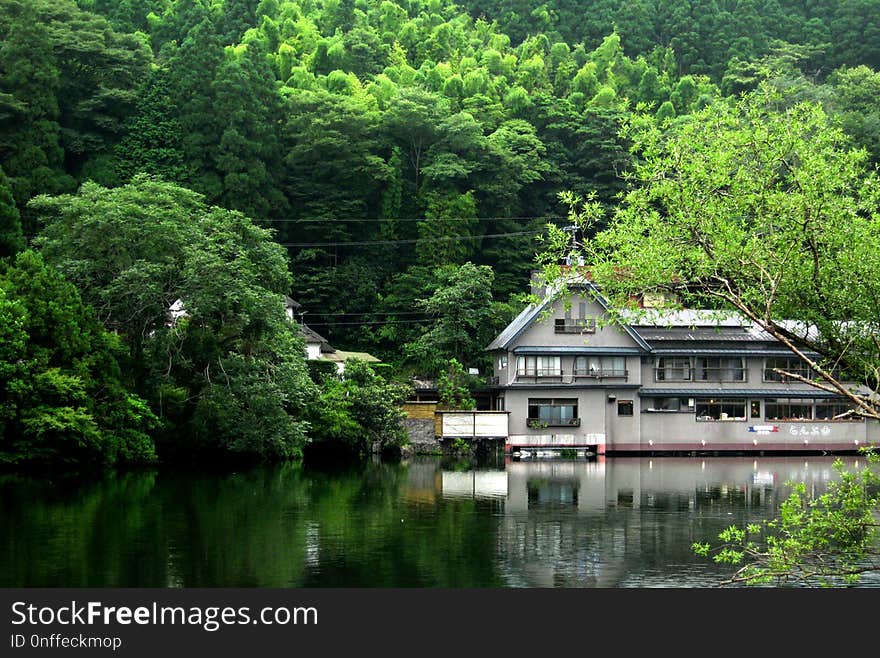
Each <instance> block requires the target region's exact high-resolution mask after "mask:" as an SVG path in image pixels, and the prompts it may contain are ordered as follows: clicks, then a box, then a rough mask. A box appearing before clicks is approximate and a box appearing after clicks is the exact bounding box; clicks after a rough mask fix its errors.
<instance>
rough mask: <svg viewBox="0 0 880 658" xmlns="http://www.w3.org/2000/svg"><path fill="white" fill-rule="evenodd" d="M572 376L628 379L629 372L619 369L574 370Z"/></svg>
mask: <svg viewBox="0 0 880 658" xmlns="http://www.w3.org/2000/svg"><path fill="white" fill-rule="evenodd" d="M574 376H575V377H587V378H592V379H628V378H629V371H628V370H621V369H620V368H598V369H597V368H590V369H584V368H575V370H574Z"/></svg>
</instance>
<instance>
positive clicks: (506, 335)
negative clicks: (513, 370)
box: [486, 298, 550, 350]
mask: <svg viewBox="0 0 880 658" xmlns="http://www.w3.org/2000/svg"><path fill="white" fill-rule="evenodd" d="M549 302H550V299H549V298H545V299H544V301H542V302H541V303H540V304H529V305H528V306H526V307H525V308H524V309H523V310H522V311H520V314H519V315H517V316H516V317H515V318H514V319H513V321H512V322H511V323H510V324H509V325H507V326H506V327H504V329H503V330H502V331H501V333H500V334H498V335H497V336H496V337H495V340H493V341H492V342H491V343H489V346H488V347H486V349H487V350H501V349H504V348H506V347H507V346H508V345H510V343H512V342H513V340H514V339H515V338H516V337H517V336H519V335H520V333H522V331H523V330H524V329H525V328H526V327H528V326H529V325H530V324H532V321H533V320H534V319H535V318H536V317H537V316H538V314H539V313H540V312H541V311H542V310H543V309H544V307H546V306H547V304H548V303H549Z"/></svg>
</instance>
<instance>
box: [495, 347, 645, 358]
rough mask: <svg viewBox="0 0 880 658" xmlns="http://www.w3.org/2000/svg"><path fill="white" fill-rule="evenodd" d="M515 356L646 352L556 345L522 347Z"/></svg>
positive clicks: (637, 353) (628, 354) (635, 354)
mask: <svg viewBox="0 0 880 658" xmlns="http://www.w3.org/2000/svg"><path fill="white" fill-rule="evenodd" d="M513 353H514V354H569V355H577V354H585V355H589V354H598V355H602V354H606V355H611V356H639V355H641V354H644V353H645V351H644V350H640V349H639V348H638V347H587V346H586V345H584V346H580V345H554V346H538V345H521V346H519V347H514V348H513Z"/></svg>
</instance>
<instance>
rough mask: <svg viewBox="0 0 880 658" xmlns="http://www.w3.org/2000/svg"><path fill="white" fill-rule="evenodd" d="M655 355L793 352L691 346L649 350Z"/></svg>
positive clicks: (785, 352) (813, 354)
mask: <svg viewBox="0 0 880 658" xmlns="http://www.w3.org/2000/svg"><path fill="white" fill-rule="evenodd" d="M651 353H652V354H656V355H657V356H665V355H679V354H680V355H682V356H688V355H690V356H787V357H794V352H792V351H791V350H789V349H760V348H748V347H742V348H723V347H722V348H714V349H704V348H694V347H691V346H682V347H668V348H666V347H664V348H657V349H654V350H651ZM806 354H807V356H811V357H816V356H819V355H818V354H816V353H815V352H807V353H806Z"/></svg>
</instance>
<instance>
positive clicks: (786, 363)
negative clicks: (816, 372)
mask: <svg viewBox="0 0 880 658" xmlns="http://www.w3.org/2000/svg"><path fill="white" fill-rule="evenodd" d="M774 368H776V369H778V370H782V371H783V372H788V373H791V374H793V375H800V376H801V377H806V378H808V379H809V378H810V373H811V372H812V371H811V370H810V367H809V366H808V365H807V364H806V363H804V362H803V361H802V360H801V359H798V358H797V357H787V356H775V357H769V358H767V359H766V360H765V361H764V381H765V382H787V381H789V380H792V378H791V377H786V376H785V375H783V374H782V373H781V372H775V371H774ZM793 381H795V380H793Z"/></svg>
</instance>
